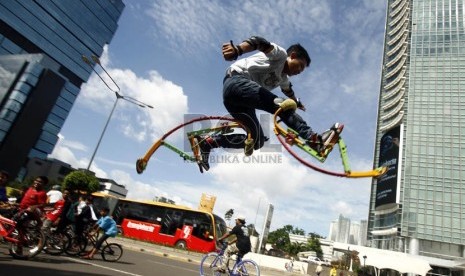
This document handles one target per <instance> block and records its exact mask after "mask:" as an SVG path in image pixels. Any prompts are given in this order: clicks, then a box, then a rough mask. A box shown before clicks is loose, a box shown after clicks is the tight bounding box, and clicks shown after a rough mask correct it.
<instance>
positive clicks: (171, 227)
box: [160, 209, 182, 236]
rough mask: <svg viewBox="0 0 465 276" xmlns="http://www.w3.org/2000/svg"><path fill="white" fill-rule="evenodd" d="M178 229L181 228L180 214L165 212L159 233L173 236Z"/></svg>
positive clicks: (177, 211) (170, 211) (177, 212)
mask: <svg viewBox="0 0 465 276" xmlns="http://www.w3.org/2000/svg"><path fill="white" fill-rule="evenodd" d="M178 228H182V212H181V211H179V210H172V209H171V210H170V209H168V210H166V213H165V217H164V218H163V219H162V224H161V230H160V233H163V234H167V235H172V236H173V235H174V234H176V229H178Z"/></svg>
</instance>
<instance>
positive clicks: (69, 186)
mask: <svg viewBox="0 0 465 276" xmlns="http://www.w3.org/2000/svg"><path fill="white" fill-rule="evenodd" d="M62 189H66V190H69V191H71V192H73V193H79V192H86V193H89V194H90V193H93V192H96V191H98V190H100V183H99V181H98V179H97V177H95V176H94V175H92V174H90V173H88V172H86V171H73V172H70V173H69V174H68V175H67V176H66V177H65V179H64V180H63V185H62Z"/></svg>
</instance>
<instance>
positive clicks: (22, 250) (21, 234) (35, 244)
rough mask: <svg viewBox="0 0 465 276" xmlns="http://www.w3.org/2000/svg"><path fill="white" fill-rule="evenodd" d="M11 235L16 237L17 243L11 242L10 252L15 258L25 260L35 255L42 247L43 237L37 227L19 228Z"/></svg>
mask: <svg viewBox="0 0 465 276" xmlns="http://www.w3.org/2000/svg"><path fill="white" fill-rule="evenodd" d="M12 237H13V238H15V239H18V242H17V243H11V245H10V249H9V251H10V254H11V256H13V258H15V259H21V260H26V259H29V258H32V257H34V256H36V255H37V254H39V253H40V251H42V249H43V247H44V242H45V237H44V234H43V233H42V231H40V230H39V229H37V228H20V229H17V230H16V231H14V232H13V233H12Z"/></svg>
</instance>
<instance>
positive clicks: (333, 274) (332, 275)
mask: <svg viewBox="0 0 465 276" xmlns="http://www.w3.org/2000/svg"><path fill="white" fill-rule="evenodd" d="M329 276H337V269H336V267H335V266H332V267H331V270H330V271H329Z"/></svg>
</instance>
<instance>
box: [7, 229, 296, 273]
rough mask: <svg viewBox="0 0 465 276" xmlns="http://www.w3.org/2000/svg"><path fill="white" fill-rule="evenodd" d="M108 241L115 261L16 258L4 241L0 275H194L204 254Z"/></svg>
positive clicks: (264, 270) (266, 270)
mask: <svg viewBox="0 0 465 276" xmlns="http://www.w3.org/2000/svg"><path fill="white" fill-rule="evenodd" d="M109 241H111V242H116V243H119V244H121V245H122V246H123V249H124V253H123V256H122V258H121V259H120V260H119V261H118V262H116V263H110V262H106V261H104V260H102V258H101V256H100V255H95V257H94V259H93V260H85V259H81V258H77V257H69V256H67V255H61V256H51V255H49V254H46V253H41V254H39V255H38V256H36V257H35V258H33V259H32V260H27V261H22V260H16V259H14V258H13V257H11V256H10V255H9V253H8V244H6V243H2V242H0V276H3V275H8V276H22V275H28V276H42V275H44V276H49V275H53V276H71V275H82V276H103V275H105V276H127V275H129V276H154V275H155V276H194V275H196V276H198V275H199V274H200V273H199V265H200V260H201V259H202V257H203V255H204V254H201V253H196V252H189V251H186V250H179V249H175V248H172V247H165V246H160V245H155V244H151V243H145V242H141V241H135V240H131V239H126V238H121V237H117V238H112V239H110V240H109ZM260 274H261V275H262V276H282V275H286V276H292V275H299V274H298V273H296V272H294V273H292V272H285V271H283V270H274V269H270V268H267V267H260Z"/></svg>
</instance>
